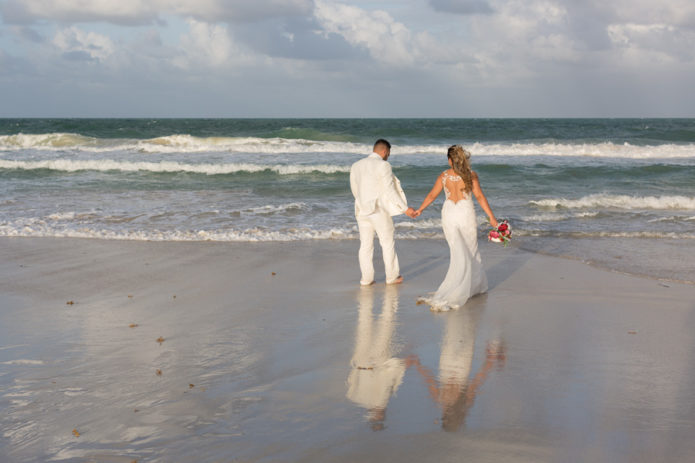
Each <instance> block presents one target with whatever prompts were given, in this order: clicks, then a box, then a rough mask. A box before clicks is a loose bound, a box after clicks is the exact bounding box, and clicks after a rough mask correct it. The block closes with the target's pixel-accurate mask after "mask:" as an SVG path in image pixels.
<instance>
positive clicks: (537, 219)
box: [519, 212, 599, 223]
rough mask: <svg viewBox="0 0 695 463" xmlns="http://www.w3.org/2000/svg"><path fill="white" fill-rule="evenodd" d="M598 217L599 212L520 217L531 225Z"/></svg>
mask: <svg viewBox="0 0 695 463" xmlns="http://www.w3.org/2000/svg"><path fill="white" fill-rule="evenodd" d="M598 215H599V213H598V212H579V213H576V214H536V215H530V216H525V217H519V219H520V220H523V221H524V222H529V223H538V222H562V221H563V220H572V219H590V218H593V217H597V216H598Z"/></svg>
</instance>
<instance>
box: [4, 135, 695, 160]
mask: <svg viewBox="0 0 695 463" xmlns="http://www.w3.org/2000/svg"><path fill="white" fill-rule="evenodd" d="M447 146H448V144H446V143H442V144H415V145H408V144H397V143H396V144H394V146H393V148H392V150H391V154H392V155H394V156H400V155H412V154H433V155H444V154H445V153H446V148H447ZM465 146H466V148H467V149H468V150H469V151H471V153H473V154H474V155H481V156H555V157H568V156H574V157H596V158H628V159H665V158H692V157H693V156H695V144H693V143H684V144H675V143H665V144H659V145H634V144H630V143H613V142H601V143H584V142H575V143H573V142H565V143H553V142H546V143H533V142H528V143H526V142H524V143H480V142H472V143H468V144H465ZM18 150H35V151H81V152H111V151H118V152H124V151H125V152H139V153H201V152H206V153H217V152H221V153H247V154H248V153H251V154H253V153H262V154H293V153H300V154H306V153H336V154H365V153H369V152H370V151H371V145H370V144H365V143H355V142H347V141H328V140H327V141H320V140H306V139H292V138H260V137H196V136H192V135H187V134H172V135H168V136H163V137H157V138H150V139H134V138H95V137H87V136H83V135H80V134H74V133H47V134H22V133H20V134H15V135H2V136H0V151H13V152H14V151H18Z"/></svg>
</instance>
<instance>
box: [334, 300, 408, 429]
mask: <svg viewBox="0 0 695 463" xmlns="http://www.w3.org/2000/svg"><path fill="white" fill-rule="evenodd" d="M374 297H375V294H374V288H362V289H361V290H360V294H359V299H358V302H359V312H358V318H357V332H356V336H355V352H354V354H353V356H352V360H351V362H350V363H351V364H352V370H351V371H350V375H349V376H348V380H347V384H348V391H347V397H348V399H350V400H352V401H353V402H354V403H356V404H357V405H359V406H360V407H363V408H365V409H367V411H368V414H367V419H368V420H369V423H370V424H371V427H372V429H373V430H375V431H378V430H381V429H383V428H384V420H385V419H386V406H387V405H388V403H389V399H390V398H391V395H392V394H393V393H395V392H396V390H397V389H398V387H399V386H400V385H401V382H402V381H403V375H404V374H405V370H406V368H407V367H408V366H409V365H410V363H409V361H408V359H406V360H403V359H400V358H397V357H395V356H394V352H393V343H392V337H393V332H394V328H395V322H396V320H395V319H396V312H397V311H398V289H397V288H396V287H395V286H387V287H386V289H385V291H384V304H383V308H382V310H381V315H379V316H378V317H377V316H375V314H374V313H373V308H374Z"/></svg>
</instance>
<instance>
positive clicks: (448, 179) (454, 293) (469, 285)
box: [423, 171, 487, 311]
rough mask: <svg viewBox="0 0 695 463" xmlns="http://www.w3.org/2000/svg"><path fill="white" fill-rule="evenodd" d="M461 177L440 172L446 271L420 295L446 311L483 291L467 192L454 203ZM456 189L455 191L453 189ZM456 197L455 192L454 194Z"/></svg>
mask: <svg viewBox="0 0 695 463" xmlns="http://www.w3.org/2000/svg"><path fill="white" fill-rule="evenodd" d="M461 182H463V179H462V178H461V177H459V176H458V175H451V174H449V173H448V171H447V172H444V174H443V175H442V187H443V189H444V194H445V195H446V200H445V201H444V205H443V206H442V228H443V229H444V236H445V237H446V241H447V243H448V244H449V251H450V257H449V259H450V261H449V270H448V271H447V272H446V277H444V281H443V282H442V284H441V285H440V286H439V289H437V292H436V293H435V294H434V296H432V297H431V298H423V300H424V301H425V302H426V303H428V304H429V305H430V306H431V307H432V310H439V311H446V310H451V309H457V308H459V307H462V306H463V305H464V304H465V303H466V301H468V299H469V298H470V297H472V296H475V295H476V294H480V293H484V292H485V291H487V277H486V275H485V270H484V269H483V262H482V259H481V258H480V252H478V227H477V224H476V218H475V209H474V208H473V198H472V196H471V194H470V193H468V194H466V193H464V196H463V197H462V198H460V199H458V201H457V202H454V201H453V200H452V199H451V196H452V191H455V192H456V193H458V191H459V189H460V188H461ZM455 189H456V190H455ZM454 196H458V195H456V194H455V195H454Z"/></svg>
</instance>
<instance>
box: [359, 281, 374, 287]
mask: <svg viewBox="0 0 695 463" xmlns="http://www.w3.org/2000/svg"><path fill="white" fill-rule="evenodd" d="M373 284H374V280H372V281H371V282H369V283H362V282H360V286H372V285H373Z"/></svg>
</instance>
